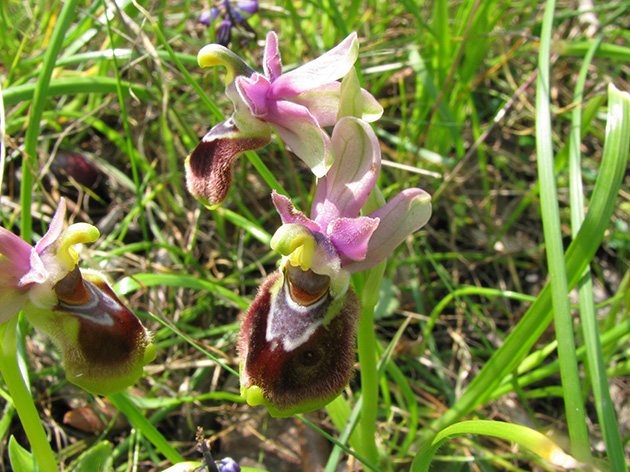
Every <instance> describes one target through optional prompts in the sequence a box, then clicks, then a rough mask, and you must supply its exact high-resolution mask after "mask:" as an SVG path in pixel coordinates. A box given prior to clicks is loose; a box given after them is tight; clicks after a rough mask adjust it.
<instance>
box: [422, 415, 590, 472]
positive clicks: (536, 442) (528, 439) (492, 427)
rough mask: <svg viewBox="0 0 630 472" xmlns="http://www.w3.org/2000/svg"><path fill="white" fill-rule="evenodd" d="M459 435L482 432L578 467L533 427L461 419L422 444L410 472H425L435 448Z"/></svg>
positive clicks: (572, 467) (566, 466) (568, 465)
mask: <svg viewBox="0 0 630 472" xmlns="http://www.w3.org/2000/svg"><path fill="white" fill-rule="evenodd" d="M463 434H482V435H486V436H493V437H497V438H502V439H505V440H508V441H512V442H515V443H517V444H519V445H521V446H523V447H525V448H527V449H529V450H531V451H533V452H535V453H536V454H538V455H539V456H541V457H542V458H543V459H545V460H547V461H549V462H551V463H552V464H553V465H555V466H558V467H563V468H566V469H574V468H576V467H579V466H580V464H579V463H578V462H577V461H576V460H575V459H573V458H572V457H571V456H568V455H567V454H565V453H564V451H563V450H562V449H560V447H558V446H557V445H556V444H555V443H554V442H553V441H551V440H550V439H549V438H547V437H546V436H545V435H543V434H541V433H539V432H537V431H535V430H533V429H530V428H527V427H525V426H521V425H516V424H511V423H503V422H500V421H463V422H461V423H457V424H455V425H453V426H450V427H448V428H446V429H444V430H443V431H441V432H440V433H439V434H438V435H437V436H436V437H435V439H434V440H433V441H432V442H431V443H428V444H426V445H425V446H423V447H422V449H421V450H420V451H418V454H417V455H416V457H415V459H414V461H413V463H412V465H411V470H412V472H428V471H429V465H430V464H431V458H432V457H433V455H434V454H435V453H436V452H437V450H438V449H439V448H440V447H441V446H442V445H443V444H444V443H445V442H446V441H448V440H449V439H451V438H454V437H457V436H461V435H463Z"/></svg>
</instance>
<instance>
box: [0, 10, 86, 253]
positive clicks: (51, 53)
mask: <svg viewBox="0 0 630 472" xmlns="http://www.w3.org/2000/svg"><path fill="white" fill-rule="evenodd" d="M77 4H78V0H68V1H67V2H65V3H64V4H63V8H62V9H61V12H60V13H59V16H58V17H57V22H56V24H55V27H54V29H53V33H52V36H51V38H50V42H49V43H48V47H47V48H46V52H45V55H44V60H43V63H42V69H41V72H40V73H39V77H38V79H37V83H36V84H35V88H34V90H33V102H32V104H31V108H30V111H29V124H28V128H26V136H25V137H24V161H23V163H22V183H21V188H20V200H21V203H22V209H23V211H22V220H21V222H20V231H21V235H22V239H24V240H25V241H26V242H30V240H31V231H32V225H33V219H32V216H31V211H30V210H31V201H32V194H33V177H34V174H35V173H36V172H37V168H38V154H37V141H38V137H39V129H40V125H39V121H40V119H41V117H42V113H43V112H44V106H45V103H46V98H47V97H48V86H49V84H50V78H51V76H52V72H53V69H54V67H55V61H56V60H57V56H58V55H59V51H60V50H61V45H62V43H63V38H64V35H65V34H66V32H67V30H68V27H69V26H70V23H71V21H72V18H73V17H74V11H75V8H76V6H77ZM5 101H6V99H5Z"/></svg>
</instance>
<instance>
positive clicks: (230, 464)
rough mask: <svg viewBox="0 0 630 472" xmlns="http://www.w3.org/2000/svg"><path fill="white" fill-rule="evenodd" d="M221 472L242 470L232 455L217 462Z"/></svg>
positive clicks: (238, 471) (239, 471)
mask: <svg viewBox="0 0 630 472" xmlns="http://www.w3.org/2000/svg"><path fill="white" fill-rule="evenodd" d="M215 464H216V466H217V468H218V469H219V472H241V467H240V466H239V465H238V464H237V463H236V461H235V460H234V459H232V458H231V457H226V458H225V459H221V460H220V461H216V462H215Z"/></svg>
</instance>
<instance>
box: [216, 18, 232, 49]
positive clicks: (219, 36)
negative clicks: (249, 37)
mask: <svg viewBox="0 0 630 472" xmlns="http://www.w3.org/2000/svg"><path fill="white" fill-rule="evenodd" d="M231 38H232V22H231V21H230V20H229V19H228V18H226V19H225V20H223V21H222V22H221V23H220V24H219V27H218V28H217V31H216V38H215V39H216V42H217V43H218V44H222V45H223V46H227V45H228V44H229V43H230V39H231Z"/></svg>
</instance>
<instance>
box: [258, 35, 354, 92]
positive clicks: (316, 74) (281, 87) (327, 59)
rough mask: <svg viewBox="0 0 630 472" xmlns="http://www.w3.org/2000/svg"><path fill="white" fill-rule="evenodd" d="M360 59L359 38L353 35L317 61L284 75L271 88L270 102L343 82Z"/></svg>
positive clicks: (314, 60) (273, 82) (273, 81)
mask: <svg viewBox="0 0 630 472" xmlns="http://www.w3.org/2000/svg"><path fill="white" fill-rule="evenodd" d="M358 56H359V41H358V40H357V34H356V33H351V34H350V35H349V36H348V37H347V38H346V39H344V40H343V41H342V42H341V43H339V44H338V45H337V46H335V47H334V48H332V49H331V50H330V51H328V52H326V53H324V54H322V55H321V56H319V57H318V58H317V59H313V60H312V61H310V62H307V63H306V64H304V65H303V66H300V67H298V68H297V69H294V70H292V71H290V72H287V73H285V74H282V75H281V76H279V77H277V78H276V79H275V80H272V84H271V94H270V97H271V98H276V99H278V98H286V97H292V96H295V95H298V94H300V93H302V92H305V91H307V90H311V89H313V88H316V87H319V86H321V85H324V84H327V83H328V82H333V81H335V80H337V79H340V78H341V77H343V76H344V75H346V74H347V73H348V71H349V70H350V69H351V68H352V66H353V65H354V63H355V61H356V60H357V57H358Z"/></svg>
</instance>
